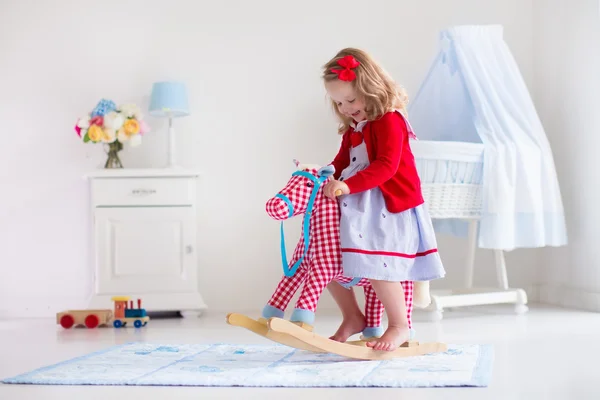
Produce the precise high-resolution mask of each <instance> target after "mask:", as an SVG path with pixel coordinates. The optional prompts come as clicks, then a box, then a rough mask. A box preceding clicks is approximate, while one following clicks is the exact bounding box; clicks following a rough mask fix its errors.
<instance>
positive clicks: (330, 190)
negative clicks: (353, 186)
mask: <svg viewBox="0 0 600 400" xmlns="http://www.w3.org/2000/svg"><path fill="white" fill-rule="evenodd" d="M338 190H340V191H341V192H342V194H350V189H349V188H348V185H346V184H345V183H344V182H342V181H329V182H328V183H327V184H326V185H325V187H324V188H323V194H324V195H325V196H327V197H329V198H330V199H335V198H336V194H335V192H337V191H338Z"/></svg>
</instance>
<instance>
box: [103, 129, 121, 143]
mask: <svg viewBox="0 0 600 400" xmlns="http://www.w3.org/2000/svg"><path fill="white" fill-rule="evenodd" d="M115 140H117V132H116V131H115V130H114V129H111V128H104V135H102V141H103V142H104V143H112V142H114V141H115Z"/></svg>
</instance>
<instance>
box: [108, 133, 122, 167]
mask: <svg viewBox="0 0 600 400" xmlns="http://www.w3.org/2000/svg"><path fill="white" fill-rule="evenodd" d="M121 150H123V144H122V143H121V142H119V141H118V140H117V141H114V142H112V143H109V144H108V151H107V152H106V154H107V155H108V158H107V159H106V164H104V168H106V169H113V168H123V164H121V160H120V159H119V151H121Z"/></svg>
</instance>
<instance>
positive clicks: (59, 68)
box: [0, 0, 583, 316]
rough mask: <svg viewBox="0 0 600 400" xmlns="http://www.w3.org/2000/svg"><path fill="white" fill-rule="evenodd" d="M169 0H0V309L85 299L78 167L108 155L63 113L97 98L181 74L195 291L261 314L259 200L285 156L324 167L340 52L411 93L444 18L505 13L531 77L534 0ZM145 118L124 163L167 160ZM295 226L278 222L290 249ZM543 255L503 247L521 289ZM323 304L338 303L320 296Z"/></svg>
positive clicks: (457, 262) (454, 261) (270, 235)
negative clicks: (347, 50) (196, 187)
mask: <svg viewBox="0 0 600 400" xmlns="http://www.w3.org/2000/svg"><path fill="white" fill-rule="evenodd" d="M556 3H558V1H556ZM165 4H166V3H165V2H164V1H158V0H152V1H142V0H139V1H131V0H128V1H123V0H107V1H103V2H93V1H79V0H71V1H69V0H55V1H52V2H38V1H33V0H28V1H26V0H4V1H2V2H1V3H0V121H2V135H3V141H2V144H3V146H2V148H1V149H2V156H0V163H1V164H0V174H1V175H0V176H1V181H0V182H1V183H2V196H0V206H1V208H0V266H1V268H0V315H7V314H12V315H14V314H20V315H24V316H33V315H51V314H52V313H53V312H54V311H56V310H58V309H63V308H68V307H84V306H86V304H85V300H86V298H87V296H88V295H89V291H90V290H91V287H90V282H91V278H90V277H91V271H92V266H91V265H90V262H89V260H90V248H89V244H88V240H89V229H90V220H89V215H88V201H89V198H88V193H87V184H86V182H85V181H84V180H82V176H83V175H84V174H85V173H87V172H88V171H89V170H90V169H93V168H96V167H98V166H100V165H101V164H102V163H103V161H104V159H105V155H104V153H103V150H102V148H101V147H98V146H92V145H84V144H82V143H80V142H78V140H77V137H76V136H75V133H74V131H73V124H74V122H75V119H76V118H77V117H78V116H80V115H81V114H83V113H86V112H88V111H89V110H90V109H91V108H92V107H93V106H94V105H95V104H96V102H97V101H98V100H99V99H100V98H102V97H107V98H111V99H113V100H114V101H116V102H118V103H120V102H130V101H133V102H137V103H138V104H140V105H141V106H142V107H144V108H146V107H147V104H148V96H149V93H150V89H151V85H152V83H153V82H154V81H156V80H163V79H180V80H184V81H185V82H187V85H188V89H189V92H190V99H191V107H192V115H191V116H190V117H187V118H185V119H182V120H178V121H177V125H176V128H177V132H178V133H179V137H178V148H179V150H180V153H179V158H180V160H181V161H182V163H183V164H184V165H186V166H189V167H192V168H198V169H200V170H202V171H204V173H205V175H204V177H203V178H202V181H201V193H200V200H201V204H200V210H201V211H200V216H199V221H198V226H199V228H200V236H199V243H198V246H199V249H200V251H201V253H200V254H201V265H200V279H201V288H202V292H203V295H204V297H205V300H206V302H207V303H208V305H209V307H210V308H211V309H213V310H216V309H220V310H236V309H255V310H259V309H260V308H261V307H262V305H263V304H264V302H265V301H266V300H267V299H268V297H269V296H270V293H271V291H272V290H273V289H274V288H275V283H276V281H277V280H278V279H279V276H280V258H279V257H280V255H279V250H278V240H279V238H278V234H279V231H278V225H277V223H275V222H274V221H271V220H269V219H268V217H267V216H266V214H265V212H264V203H265V200H266V199H267V198H268V197H269V196H271V195H272V194H274V193H275V192H276V191H277V190H279V188H280V187H281V186H282V185H283V184H284V183H285V182H286V181H287V179H288V177H289V174H290V173H291V171H292V164H291V160H292V159H293V158H298V159H300V160H301V161H306V162H318V163H326V162H329V161H330V160H331V158H332V157H333V155H334V154H335V151H336V150H337V143H338V140H339V137H338V136H337V135H336V133H335V127H336V123H335V121H334V118H333V115H332V113H331V112H330V109H329V107H328V105H327V104H326V102H325V98H324V90H323V87H322V84H321V82H320V80H319V74H320V67H321V65H323V64H324V63H325V62H326V61H327V60H328V59H329V58H330V57H332V56H333V55H334V54H335V52H336V51H337V50H338V49H340V48H342V47H345V46H356V47H362V48H364V49H367V50H368V51H370V52H372V53H373V54H374V56H375V57H376V58H378V59H379V60H380V61H381V62H382V63H383V64H384V66H385V67H386V68H387V69H388V70H389V71H390V72H391V73H392V74H393V76H394V77H395V78H396V79H397V80H399V81H400V82H401V83H403V84H404V85H405V86H406V87H407V89H408V90H409V92H410V93H413V94H414V93H415V92H416V90H417V88H418V86H419V84H420V82H421V80H422V78H423V77H424V75H425V72H426V70H427V68H428V67H429V64H430V62H431V61H432V58H433V56H434V54H435V52H436V46H437V33H438V32H439V31H440V30H441V29H443V28H445V27H447V26H450V25H456V24H488V23H494V24H496V23H499V24H503V25H504V26H505V37H506V41H507V42H508V44H509V46H510V47H511V49H512V51H513V52H514V55H515V58H516V60H517V62H518V63H519V65H520V67H521V68H522V72H523V75H524V77H525V80H526V82H528V84H530V83H531V81H532V79H533V75H534V74H533V57H532V53H533V45H532V40H533V36H532V27H531V22H532V19H533V11H532V1H529V0H528V1H524V0H502V1H500V0H497V1H486V2H482V1H480V0H453V1H442V0H439V1H434V0H427V1H423V0H420V1H414V0H401V1H392V0H388V1H382V0H372V1H370V2H366V1H364V0H346V1H344V2H343V3H340V2H322V1H302V2H282V1H276V0H271V1H266V0H263V1H252V2H249V1H244V0H238V1H210V2H208V1H193V0H189V1H175V0H174V1H171V2H170V3H169V6H168V7H166V6H165ZM367 4H369V6H368V7H369V9H368V10H366V9H365V7H367ZM367 11H368V12H367ZM556 37H557V38H559V34H558V33H557V34H556ZM581 90H583V89H581ZM580 105H583V104H582V103H581V104H580ZM573 109H574V110H576V109H577V107H573ZM149 122H150V124H151V125H152V127H153V129H154V132H153V133H151V134H149V135H147V136H146V137H145V138H144V143H143V145H142V146H141V147H139V148H136V149H126V151H125V152H124V154H123V156H122V160H123V162H124V164H125V166H126V167H151V166H162V165H163V164H164V163H165V161H166V139H165V135H164V133H165V125H164V122H163V121H160V120H156V119H149ZM578 139H580V138H579V137H576V138H575V139H574V142H573V143H572V144H571V145H570V146H575V144H574V143H577V142H578ZM560 160H561V158H560V157H559V161H560ZM582 162H583V161H582ZM563 176H564V172H563ZM271 182H275V183H271ZM298 227H299V225H298V224H289V225H288V232H289V236H288V241H289V242H290V247H291V244H293V242H294V240H295V239H296V238H297V237H298V234H299V230H298ZM461 246H464V242H463V241H461V240H459V239H446V238H443V239H442V240H441V243H440V248H441V251H442V256H443V257H444V259H445V261H446V264H447V270H448V272H449V275H448V278H447V279H446V280H444V281H441V282H436V284H435V285H436V286H438V287H444V286H445V287H448V286H452V285H454V284H459V283H460V282H462V274H461V272H462V266H461V261H462V260H463V258H464V256H463V253H462V248H461ZM537 255H538V253H537V252H536V251H535V250H532V251H518V252H515V253H511V254H509V255H508V257H507V259H508V262H509V274H510V278H511V281H513V282H515V285H519V286H526V287H528V286H530V285H532V284H533V283H534V281H535V273H536V270H535V265H536V263H537ZM478 261H480V262H481V264H480V267H478V268H481V270H480V272H478V275H477V278H476V281H477V282H484V283H488V282H493V277H494V276H495V275H494V273H493V270H492V267H493V265H492V256H491V254H490V253H486V252H482V253H481V254H480V256H478ZM322 306H323V307H331V306H333V302H332V301H331V300H330V298H329V296H326V298H325V299H324V302H323V303H322Z"/></svg>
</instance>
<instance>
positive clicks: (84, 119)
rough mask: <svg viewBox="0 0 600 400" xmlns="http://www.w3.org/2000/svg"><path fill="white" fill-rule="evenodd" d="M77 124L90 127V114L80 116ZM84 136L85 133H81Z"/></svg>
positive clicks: (80, 126)
mask: <svg viewBox="0 0 600 400" xmlns="http://www.w3.org/2000/svg"><path fill="white" fill-rule="evenodd" d="M77 126H78V127H79V128H81V129H87V128H89V127H90V116H89V115H86V116H85V117H81V118H79V120H78V121H77ZM81 136H83V134H82V135H81Z"/></svg>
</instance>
